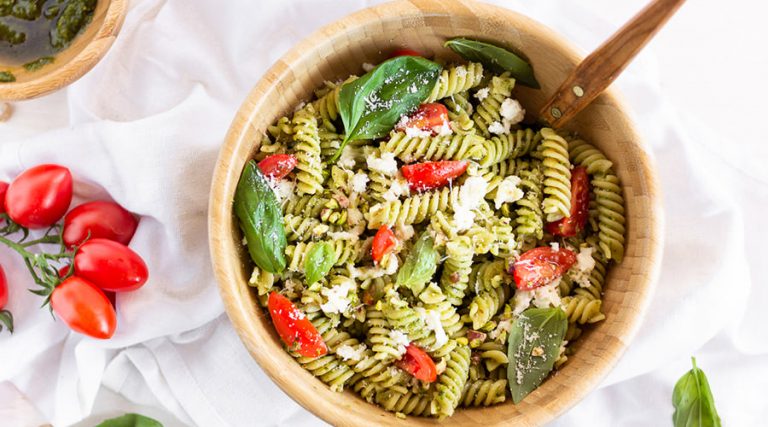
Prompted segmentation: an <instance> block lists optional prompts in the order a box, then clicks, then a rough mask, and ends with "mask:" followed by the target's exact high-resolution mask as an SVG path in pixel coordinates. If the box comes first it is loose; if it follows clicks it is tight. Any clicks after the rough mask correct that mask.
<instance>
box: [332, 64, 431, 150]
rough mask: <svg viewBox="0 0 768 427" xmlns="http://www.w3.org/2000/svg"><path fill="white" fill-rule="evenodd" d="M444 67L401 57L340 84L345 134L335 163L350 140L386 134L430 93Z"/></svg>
mask: <svg viewBox="0 0 768 427" xmlns="http://www.w3.org/2000/svg"><path fill="white" fill-rule="evenodd" d="M441 70H442V67H441V66H440V64H437V63H434V62H432V61H430V60H428V59H424V58H422V57H418V56H399V57H397V58H392V59H390V60H387V61H385V62H382V63H381V64H379V65H378V66H377V67H376V68H374V69H373V70H371V71H369V72H368V73H366V74H365V75H364V76H362V77H360V78H359V79H357V80H354V81H352V82H349V83H347V84H345V85H344V86H342V87H341V91H340V92H339V114H340V115H341V121H342V122H343V123H344V130H345V132H346V136H345V137H344V141H343V142H342V143H341V147H339V150H338V151H337V152H336V154H334V156H333V158H331V160H330V161H331V163H333V162H335V161H336V160H337V159H338V158H339V156H341V151H342V150H343V149H344V146H345V145H347V142H349V141H354V140H357V139H375V138H381V137H382V136H384V135H386V134H387V133H388V132H389V131H390V130H392V128H393V127H394V126H395V124H397V122H398V120H400V117H401V116H402V115H403V114H407V113H410V112H411V111H413V110H414V109H415V108H416V107H418V106H419V105H420V104H421V103H422V102H424V100H425V99H427V97H428V96H429V94H430V93H431V92H432V89H433V88H434V86H435V84H436V83H437V79H438V77H439V75H440V71H441Z"/></svg>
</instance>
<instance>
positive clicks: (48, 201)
mask: <svg viewBox="0 0 768 427" xmlns="http://www.w3.org/2000/svg"><path fill="white" fill-rule="evenodd" d="M70 202H72V174H71V173H70V172H69V169H67V168H65V167H63V166H59V165H39V166H35V167H32V168H29V169H27V170H26V171H24V172H22V173H21V175H19V176H17V177H16V179H14V180H13V181H12V182H11V184H10V185H9V186H8V189H7V191H6V194H5V211H6V212H7V213H8V216H9V217H11V219H12V220H13V221H14V222H16V223H17V224H19V225H21V226H22V227H26V228H46V227H50V226H51V225H53V224H54V223H55V222H56V221H58V220H60V219H61V217H63V216H64V214H65V213H66V212H67V208H69V204H70Z"/></svg>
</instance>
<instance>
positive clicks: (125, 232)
mask: <svg viewBox="0 0 768 427" xmlns="http://www.w3.org/2000/svg"><path fill="white" fill-rule="evenodd" d="M138 225H139V221H138V220H137V219H136V217H135V216H133V214H131V213H130V212H128V211H127V210H125V208H123V207H122V206H120V205H118V204H117V203H115V202H105V201H99V202H88V203H83V204H82V205H80V206H78V207H76V208H74V209H72V210H71V211H69V213H67V215H66V216H65V217H64V232H63V233H62V236H61V237H62V239H63V240H64V244H65V245H67V247H68V248H72V247H74V246H77V245H79V244H81V243H83V242H84V241H85V240H86V239H107V240H113V241H115V242H118V243H122V244H124V245H127V244H128V243H130V242H131V238H133V234H134V233H135V232H136V227H137V226H138Z"/></svg>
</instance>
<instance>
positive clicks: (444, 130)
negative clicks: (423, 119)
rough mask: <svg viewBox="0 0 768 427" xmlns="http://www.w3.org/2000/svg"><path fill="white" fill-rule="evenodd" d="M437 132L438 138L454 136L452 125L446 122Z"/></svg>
mask: <svg viewBox="0 0 768 427" xmlns="http://www.w3.org/2000/svg"><path fill="white" fill-rule="evenodd" d="M435 130H436V131H437V135H438V136H448V135H452V134H453V129H451V124H450V123H448V122H444V123H443V124H442V125H440V126H439V127H437V128H436V129H435Z"/></svg>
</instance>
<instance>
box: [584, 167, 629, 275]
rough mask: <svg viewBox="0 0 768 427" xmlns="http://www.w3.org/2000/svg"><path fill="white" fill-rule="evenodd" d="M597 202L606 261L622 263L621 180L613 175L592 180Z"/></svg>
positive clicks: (598, 220)
mask: <svg viewBox="0 0 768 427" xmlns="http://www.w3.org/2000/svg"><path fill="white" fill-rule="evenodd" d="M592 187H593V189H594V191H595V201H596V202H597V213H598V217H597V223H598V227H599V229H600V231H599V233H598V238H599V239H600V243H599V246H600V250H601V251H602V253H603V256H605V258H606V259H608V260H610V259H614V260H616V261H617V262H621V260H622V259H623V258H624V233H625V231H626V229H625V227H624V224H625V223H626V219H625V218H624V196H623V195H622V190H621V185H620V183H619V178H618V177H617V176H616V175H613V174H610V173H609V174H604V175H597V176H595V177H594V178H593V179H592Z"/></svg>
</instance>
